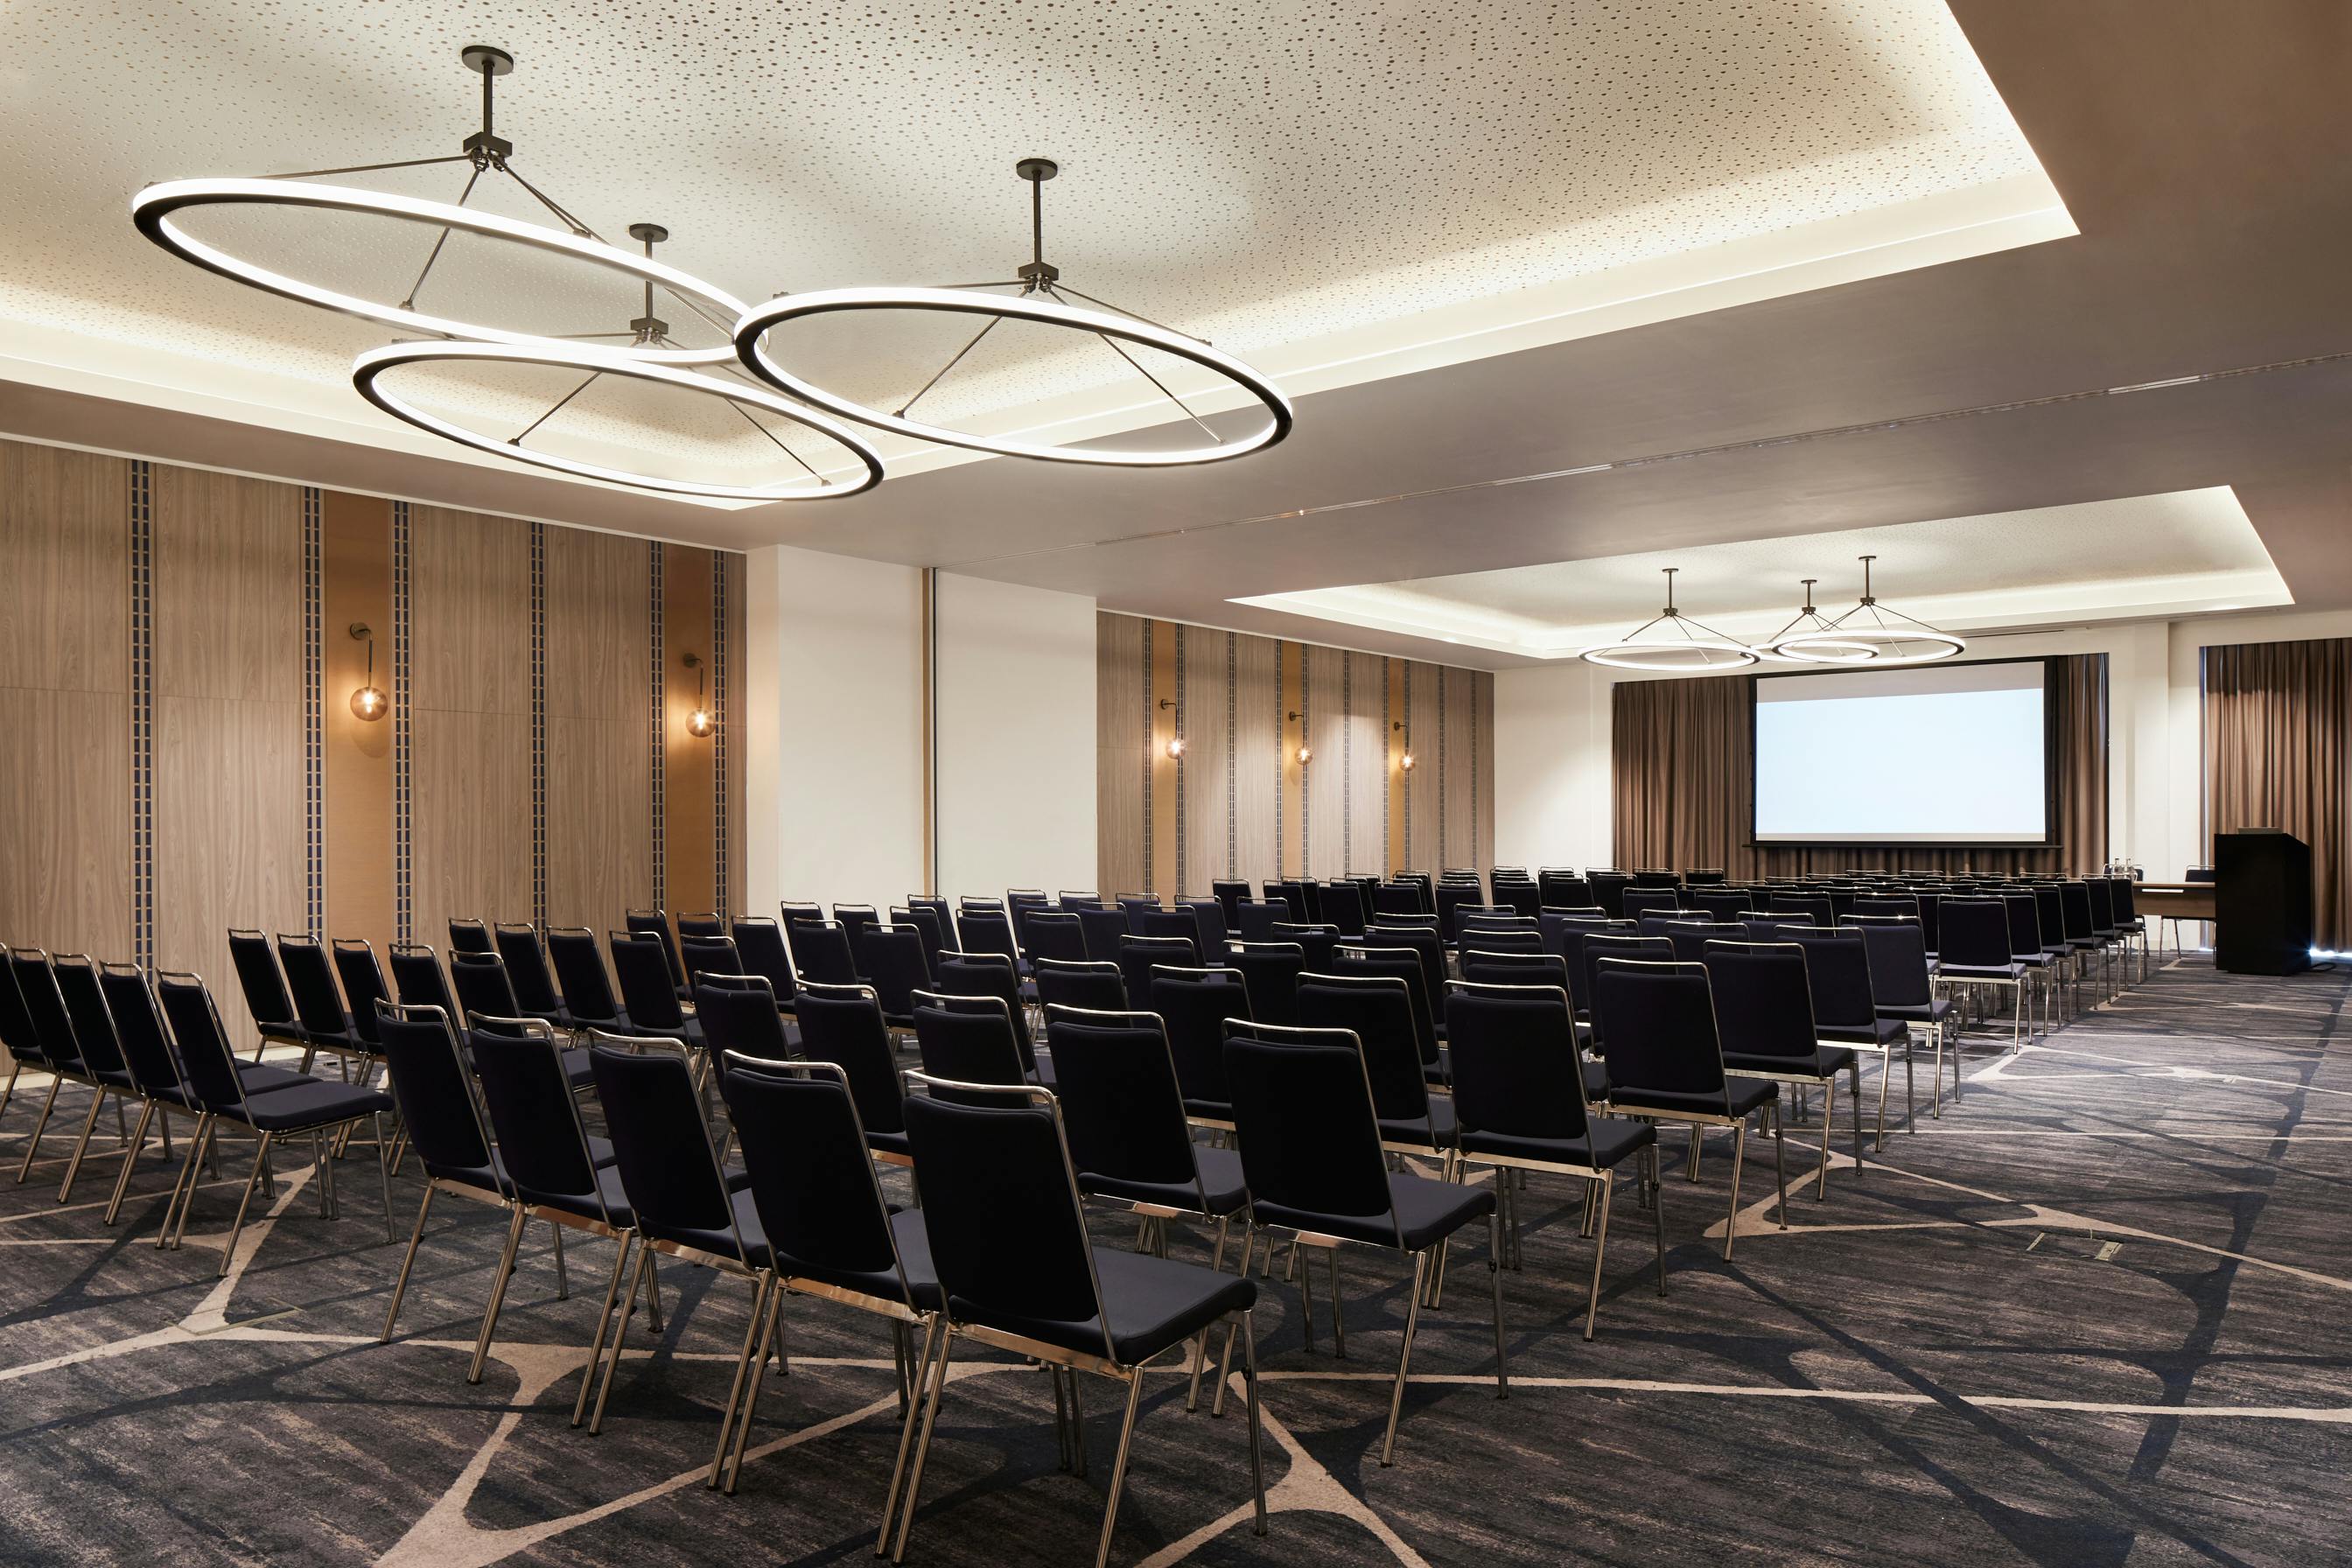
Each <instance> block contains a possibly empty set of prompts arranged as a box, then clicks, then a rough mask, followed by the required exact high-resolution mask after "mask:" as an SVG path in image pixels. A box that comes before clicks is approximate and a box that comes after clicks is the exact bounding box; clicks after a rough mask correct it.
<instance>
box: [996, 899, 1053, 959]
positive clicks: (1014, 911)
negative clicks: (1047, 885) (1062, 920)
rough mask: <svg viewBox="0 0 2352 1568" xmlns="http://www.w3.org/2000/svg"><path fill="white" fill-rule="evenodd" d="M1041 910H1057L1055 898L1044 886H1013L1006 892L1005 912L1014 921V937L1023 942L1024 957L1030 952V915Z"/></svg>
mask: <svg viewBox="0 0 2352 1568" xmlns="http://www.w3.org/2000/svg"><path fill="white" fill-rule="evenodd" d="M1040 910H1045V911H1049V912H1055V904H1054V900H1052V899H1051V898H1050V897H1048V896H1047V895H1046V893H1045V889H1043V888H1012V889H1007V890H1006V892H1005V894H1004V913H1005V916H1006V918H1007V919H1009V920H1011V921H1012V922H1013V940H1014V941H1015V942H1019V943H1020V944H1021V953H1022V956H1023V957H1024V958H1025V957H1027V956H1028V954H1029V917H1030V916H1031V915H1034V914H1036V913H1038V912H1039V911H1040Z"/></svg>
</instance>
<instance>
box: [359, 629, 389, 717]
mask: <svg viewBox="0 0 2352 1568" xmlns="http://www.w3.org/2000/svg"><path fill="white" fill-rule="evenodd" d="M351 633H352V641H353V642H363V643H365V644H367V645H368V651H367V683H366V684H365V685H363V686H362V687H361V688H360V689H358V690H356V691H354V692H352V716H353V717H354V718H356V719H358V720H359V721H361V722H362V723H367V724H373V723H374V722H375V721H377V720H379V719H381V718H383V716H384V715H385V714H386V713H388V712H390V711H391V710H392V699H391V698H389V697H386V696H385V695H384V694H383V688H382V687H380V686H378V685H377V684H376V683H375V633H374V632H373V631H371V630H370V629H368V625H367V623H366V622H365V621H353V622H352V626H351Z"/></svg>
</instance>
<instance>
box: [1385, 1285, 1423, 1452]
mask: <svg viewBox="0 0 2352 1568" xmlns="http://www.w3.org/2000/svg"><path fill="white" fill-rule="evenodd" d="M1428 1272H1429V1254H1428V1253H1426V1252H1416V1253H1414V1254H1413V1255H1412V1297H1411V1299H1410V1304H1409V1305H1408V1306H1407V1307H1406V1308H1405V1310H1404V1344H1403V1346H1402V1348H1401V1349H1399V1350H1398V1352H1397V1369H1396V1383H1395V1384H1393V1385H1392V1386H1391V1388H1390V1390H1389V1429H1388V1435H1387V1436H1385V1437H1383V1438H1382V1439H1381V1468H1387V1467H1388V1466H1390V1465H1392V1464H1394V1463H1396V1429H1397V1417H1398V1416H1400V1415H1403V1414H1404V1380H1405V1373H1407V1371H1409V1370H1410V1369H1411V1367H1412V1334H1413V1331H1414V1330H1415V1329H1417V1328H1419V1327H1420V1326H1421V1288H1422V1285H1423V1277H1424V1276H1425V1275H1427V1274H1428Z"/></svg>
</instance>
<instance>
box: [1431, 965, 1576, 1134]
mask: <svg viewBox="0 0 2352 1568" xmlns="http://www.w3.org/2000/svg"><path fill="white" fill-rule="evenodd" d="M1544 956H1545V958H1546V959H1547V960H1548V961H1549V963H1554V964H1558V963H1559V959H1558V958H1557V957H1555V956H1553V955H1551V954H1549V953H1547V954H1545V955H1544ZM1445 1039H1446V1044H1447V1047H1448V1049H1449V1050H1450V1052H1451V1053H1452V1056H1453V1058H1454V1115H1455V1117H1456V1118H1457V1119H1458V1120H1459V1121H1460V1123H1461V1126H1462V1131H1465V1132H1492V1133H1496V1134H1499V1135H1501V1136H1503V1137H1507V1138H1582V1137H1584V1136H1585V1135H1586V1133H1587V1131H1589V1129H1588V1127H1587V1125H1586V1123H1587V1117H1588V1113H1587V1108H1586V1106H1585V1102H1584V1073H1583V1071H1582V1069H1581V1068H1580V1067H1579V1065H1578V1057H1577V1050H1576V1022H1575V1016H1574V1015H1573V1014H1572V1013H1570V1010H1569V1005H1568V990H1567V987H1565V986H1562V985H1559V984H1542V983H1540V982H1538V983H1530V984H1480V983H1477V982H1465V983H1464V984H1458V985H1455V986H1454V987H1453V988H1452V989H1451V990H1449V991H1448V992H1447V993H1446V995H1445Z"/></svg>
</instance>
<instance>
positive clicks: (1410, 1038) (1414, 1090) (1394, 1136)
mask: <svg viewBox="0 0 2352 1568" xmlns="http://www.w3.org/2000/svg"><path fill="white" fill-rule="evenodd" d="M1298 1023H1299V1026H1300V1027H1302V1028H1308V1029H1341V1030H1345V1031H1347V1032H1348V1033H1349V1034H1350V1035H1353V1036H1354V1037H1355V1038H1356V1041H1357V1044H1358V1047H1359V1049H1360V1052H1361V1054H1362V1057H1363V1061H1364V1074H1365V1081H1366V1082H1367V1083H1368V1084H1369V1085H1370V1088H1371V1093H1372V1103H1373V1106H1374V1107H1375V1109H1376V1110H1377V1111H1378V1113H1379V1118H1380V1126H1381V1146H1382V1147H1384V1148H1387V1149H1390V1150H1392V1151H1394V1152H1399V1153H1411V1154H1422V1155H1426V1156H1428V1157H1429V1158H1432V1159H1434V1160H1436V1161H1437V1162H1438V1163H1439V1166H1440V1168H1441V1169H1442V1170H1443V1171H1444V1172H1446V1173H1449V1174H1450V1173H1451V1172H1452V1171H1453V1168H1454V1147H1455V1142H1454V1101H1453V1100H1451V1099H1450V1098H1448V1097H1446V1096H1444V1095H1433V1094H1431V1093H1430V1092H1429V1079H1428V1073H1427V1070H1426V1068H1424V1067H1423V1061H1422V1056H1421V1047H1420V1043H1419V1040H1418V1037H1417V1032H1416V1030H1415V1028H1414V1025H1413V1016H1412V993H1411V991H1410V990H1409V989H1408V988H1407V986H1406V984H1405V982H1404V981H1403V980H1402V979H1401V978H1399V977H1397V976H1395V975H1372V974H1346V973H1333V974H1318V973H1314V972H1313V971H1311V970H1310V971H1309V972H1308V973H1306V974H1305V975H1303V976H1301V977H1300V979H1299V982H1298Z"/></svg>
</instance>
